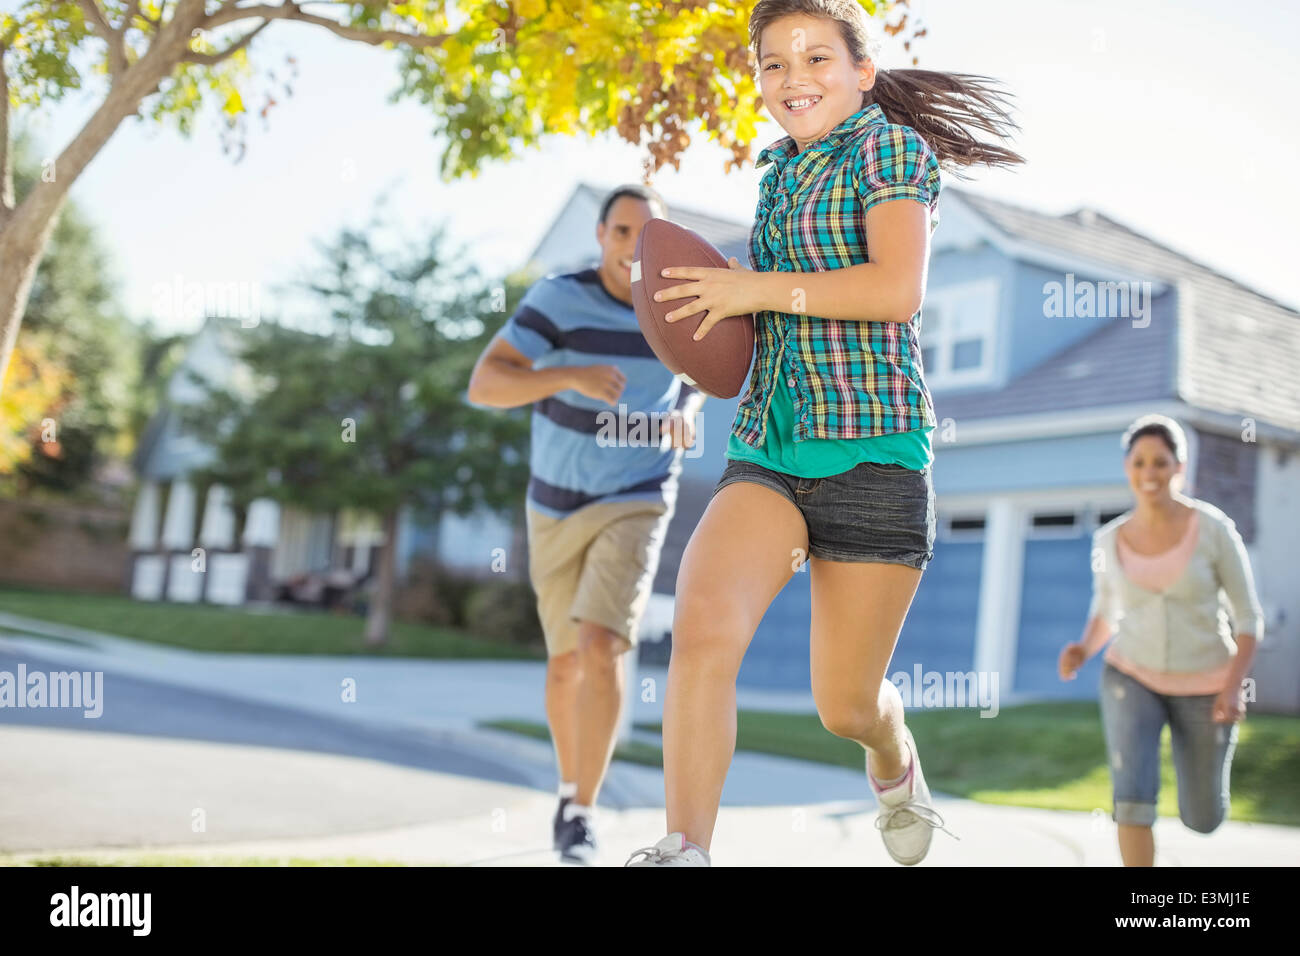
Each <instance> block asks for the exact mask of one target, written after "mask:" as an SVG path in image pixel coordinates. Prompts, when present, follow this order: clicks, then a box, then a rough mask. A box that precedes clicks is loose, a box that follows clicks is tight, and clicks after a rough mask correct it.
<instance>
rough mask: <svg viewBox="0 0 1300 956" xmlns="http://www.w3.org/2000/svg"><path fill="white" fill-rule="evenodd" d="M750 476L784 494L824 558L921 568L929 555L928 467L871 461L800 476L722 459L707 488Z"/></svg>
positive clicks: (931, 535) (931, 523) (814, 554)
mask: <svg viewBox="0 0 1300 956" xmlns="http://www.w3.org/2000/svg"><path fill="white" fill-rule="evenodd" d="M737 481H752V482H755V483H756V484H760V485H763V486H765V487H767V488H771V489H772V490H773V491H775V492H776V493H777V494H780V495H784V496H785V497H786V498H787V499H788V500H789V501H791V502H792V503H793V504H794V506H795V507H796V508H798V509H799V511H800V513H801V514H802V515H803V518H804V523H805V524H807V526H808V553H809V554H810V555H811V556H812V557H815V558H820V559H822V560H826V561H860V562H874V563H881V564H905V565H907V566H908V567H909V568H916V569H917V570H920V571H923V570H925V566H926V565H927V564H929V563H930V559H931V558H933V557H934V535H935V519H934V483H933V481H932V476H931V470H930V468H929V467H926V468H924V469H923V470H921V471H913V470H911V469H909V468H904V467H903V466H902V465H880V464H877V463H875V462H871V461H864V462H860V463H859V464H858V465H857V466H856V467H854V468H851V469H849V470H848V471H846V472H842V473H841V474H838V475H832V476H831V477H829V478H800V477H798V476H797V475H787V474H785V473H784V472H780V471H773V470H772V469H770V468H764V467H763V466H762V465H756V464H754V463H753V462H749V461H736V460H734V459H728V460H727V467H726V468H725V469H724V470H723V472H722V477H721V478H719V479H718V484H717V486H716V487H715V488H714V489H713V494H715V495H716V494H717V493H718V492H719V491H720V490H721V489H723V488H725V487H726V486H727V485H730V484H732V483H734V482H737Z"/></svg>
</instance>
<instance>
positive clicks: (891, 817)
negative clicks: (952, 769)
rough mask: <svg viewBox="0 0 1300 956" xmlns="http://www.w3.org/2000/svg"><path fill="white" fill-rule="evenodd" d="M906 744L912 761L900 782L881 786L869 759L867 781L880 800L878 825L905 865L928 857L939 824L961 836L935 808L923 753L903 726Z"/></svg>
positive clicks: (892, 852)
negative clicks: (874, 775)
mask: <svg viewBox="0 0 1300 956" xmlns="http://www.w3.org/2000/svg"><path fill="white" fill-rule="evenodd" d="M903 732H904V734H905V735H906V739H907V746H908V747H909V748H910V750H911V763H910V764H909V766H908V770H907V775H906V776H905V777H904V778H903V780H901V781H900V782H899V783H897V784H895V785H894V786H892V787H889V788H887V789H884V790H882V789H881V788H880V787H878V786H877V785H876V781H875V780H874V779H873V778H872V776H871V761H870V760H868V761H867V782H868V783H869V784H870V785H871V790H872V792H873V793H875V795H876V799H877V800H878V801H879V802H880V814H879V815H878V816H877V817H876V829H877V830H879V831H880V835H881V837H882V838H883V839H884V841H885V849H886V850H888V851H889V855H890V856H891V857H893V858H894V860H895V861H897V862H898V863H902V864H903V865H904V866H912V865H914V864H916V863H920V862H921V861H922V860H923V859H925V855H926V854H927V853H928V852H930V840H931V838H932V837H933V836H934V831H935V829H936V828H938V829H940V830H943V832H944V833H947V834H948V835H949V836H950V837H953V839H960V838H959V837H957V836H956V835H955V834H953V833H952V832H950V831H949V830H947V829H945V828H944V825H943V817H941V816H939V813H938V811H936V810H935V809H934V803H933V802H932V801H931V799H930V788H929V787H927V786H926V785H925V774H923V773H922V772H921V757H920V755H919V754H918V753H917V750H916V741H915V740H914V739H913V738H912V731H911V730H909V729H908V728H907V727H906V726H904V727H903Z"/></svg>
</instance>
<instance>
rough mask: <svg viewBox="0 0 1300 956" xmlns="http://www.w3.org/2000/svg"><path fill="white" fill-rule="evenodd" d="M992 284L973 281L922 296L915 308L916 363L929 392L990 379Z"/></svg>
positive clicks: (994, 296)
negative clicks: (918, 322)
mask: <svg viewBox="0 0 1300 956" xmlns="http://www.w3.org/2000/svg"><path fill="white" fill-rule="evenodd" d="M997 317H998V280H997V279H979V280H977V281H974V282H963V283H959V284H957V285H949V286H943V287H941V288H938V289H931V290H929V291H927V292H926V296H925V302H924V303H923V304H922V305H921V364H922V365H923V366H924V368H925V379H926V382H927V384H929V385H930V386H931V387H934V388H946V387H955V386H961V385H978V384H981V383H984V382H988V381H991V380H992V378H993V335H994V332H995V330H996V328H997Z"/></svg>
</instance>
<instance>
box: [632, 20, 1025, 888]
mask: <svg viewBox="0 0 1300 956" xmlns="http://www.w3.org/2000/svg"><path fill="white" fill-rule="evenodd" d="M749 29H750V43H751V44H752V45H753V49H754V53H755V56H756V57H757V59H758V70H759V80H760V85H761V89H762V94H763V102H764V105H765V106H766V107H767V110H768V112H769V114H771V115H772V116H774V117H776V118H777V120H778V122H780V124H781V126H782V127H783V128H784V129H785V130H786V132H787V133H788V134H789V135H788V136H786V137H784V138H782V139H781V140H779V141H778V142H776V143H774V144H773V145H772V146H769V147H768V148H767V149H765V150H763V151H762V152H761V153H760V154H759V156H758V158H757V161H756V165H757V166H759V167H761V166H764V165H766V164H769V163H770V164H772V169H771V170H769V171H768V173H767V175H766V176H765V177H764V178H763V181H762V184H761V186H760V195H759V202H758V212H757V215H756V217H755V222H754V225H753V228H752V230H751V233H750V248H749V258H750V266H751V268H752V269H753V270H754V271H750V270H746V269H743V268H742V267H741V266H740V264H739V263H738V262H737V261H736V260H735V259H732V260H731V261H730V263H728V265H729V266H730V268H729V269H702V268H684V267H682V268H673V269H668V270H665V271H666V273H667V274H668V275H670V276H672V277H678V278H681V279H683V280H687V281H685V282H684V284H682V285H680V286H675V287H673V288H671V289H668V290H665V291H664V292H662V293H660V298H662V299H678V298H683V297H686V296H697V297H698V298H697V299H696V300H695V301H694V302H691V303H689V304H683V307H682V308H679V309H677V310H675V312H674V313H673V314H672V315H671V316H670V320H672V319H673V318H681V317H682V316H686V315H694V314H695V313H697V312H700V311H704V312H705V313H706V314H705V317H704V319H703V320H702V322H701V324H700V328H699V331H698V332H697V334H696V338H702V337H703V336H704V335H706V334H707V333H708V330H709V329H710V328H712V326H713V325H714V324H716V323H717V322H719V321H721V320H722V319H724V318H725V317H726V316H729V315H741V314H744V313H747V312H753V313H754V314H755V316H756V318H757V320H758V321H757V323H756V333H757V357H756V361H755V365H754V370H753V373H752V377H751V379H750V388H749V392H748V393H747V394H746V395H745V396H744V397H743V398H742V399H741V402H740V405H739V407H738V409H737V414H736V419H735V421H734V423H733V425H732V434H731V436H730V439H729V442H730V443H729V446H728V449H727V458H728V459H729V460H728V463H727V466H726V469H725V470H724V471H723V474H722V477H721V479H720V480H719V481H718V485H717V488H716V489H715V490H714V495H713V498H712V500H711V502H710V504H709V507H708V509H707V510H706V511H705V513H704V516H703V517H702V518H701V519H700V523H699V525H698V526H697V527H696V529H695V532H694V534H693V535H692V537H691V540H690V543H689V545H688V546H687V548H686V552H685V554H684V555H683V558H682V563H681V567H680V569H679V571H678V577H677V602H676V612H675V615H674V619H673V651H672V659H671V661H670V663H669V670H668V691H667V696H666V698H665V709H664V783H665V787H666V800H667V810H668V830H669V836H667V837H665V838H664V839H663V840H661V841H659V843H657V844H656V845H655V846H653V847H647V848H645V849H642V850H638V851H636V853H634V854H633V855H632V859H631V860H629V861H628V865H632V866H708V865H710V861H709V852H708V851H709V845H710V841H711V838H712V835H713V828H714V824H715V822H716V820H717V815H718V805H719V802H720V800H721V796H722V785H723V781H724V779H725V778H726V775H727V767H728V765H729V763H730V761H731V756H732V754H733V752H734V751H735V743H736V686H735V684H736V675H737V673H738V671H739V669H740V664H741V659H742V658H743V656H744V653H745V649H746V648H747V647H748V646H749V642H750V639H751V638H752V637H753V635H754V631H755V630H756V628H757V627H758V623H759V621H760V619H761V618H762V617H763V614H764V612H765V611H766V610H767V607H768V605H769V604H770V603H771V601H772V599H773V598H774V597H775V596H776V594H777V593H778V592H779V591H780V590H781V589H782V587H784V586H785V584H786V582H787V581H788V580H789V579H790V576H791V575H792V574H793V573H795V572H796V571H798V570H799V569H800V566H801V565H802V564H803V562H804V560H805V556H809V557H808V558H807V560H808V562H809V566H810V572H811V587H812V621H811V666H812V691H813V697H814V700H815V701H816V705H817V712H818V714H819V715H820V717H821V719H822V723H823V724H824V725H825V726H826V728H827V729H828V730H830V731H831V733H834V734H836V735H837V736H840V737H845V738H848V739H851V740H856V741H857V742H858V743H860V744H861V745H862V746H863V748H864V749H865V751H866V771H867V778H868V780H869V782H870V785H871V788H872V790H873V791H874V792H875V793H876V794H877V798H878V801H879V803H880V806H881V813H880V816H879V817H878V818H877V821H876V825H877V827H878V828H880V830H881V834H882V836H883V838H884V842H885V847H886V849H887V850H888V852H889V854H890V855H891V856H892V857H893V858H894V859H895V860H896V861H898V862H899V863H904V864H913V863H917V862H919V861H920V860H921V859H922V858H924V856H925V854H926V852H927V850H928V849H929V846H930V839H931V836H932V828H933V827H936V826H942V820H941V818H940V817H939V815H938V814H937V813H936V812H935V811H934V809H933V807H932V805H931V801H930V794H929V790H928V789H927V787H926V784H925V778H924V776H923V775H922V773H921V765H920V761H919V755H918V754H917V750H916V743H915V741H914V740H913V739H912V735H911V732H910V731H909V730H908V729H907V727H906V726H905V725H904V722H903V716H904V715H903V703H902V698H901V697H900V695H899V693H898V690H897V688H895V687H894V685H893V684H891V683H890V682H888V681H887V680H885V669H886V667H887V666H888V664H889V659H890V657H891V656H892V654H893V651H894V644H895V642H896V640H897V639H898V634H899V631H900V629H901V628H902V624H903V618H904V616H905V615H906V613H907V609H908V607H909V606H910V605H911V602H912V596H913V594H914V593H915V591H916V587H917V584H918V583H919V581H920V578H921V572H922V570H923V569H924V568H925V566H926V564H927V563H928V562H929V560H930V558H931V557H932V550H931V548H932V546H933V543H934V533H935V532H934V490H933V485H932V482H931V474H930V465H931V462H932V461H933V456H932V454H931V448H930V432H931V430H932V429H933V427H934V425H935V418H934V410H933V406H932V404H931V401H930V394H929V391H928V390H927V388H926V385H925V381H924V378H923V369H922V367H921V353H920V348H919V344H918V338H919V334H920V323H921V314H920V307H921V299H922V296H923V295H924V292H925V274H926V263H927V259H928V257H929V237H930V232H931V230H932V229H933V228H934V226H935V225H936V224H937V222H938V215H937V208H936V203H937V197H938V193H939V164H940V163H941V162H942V163H946V164H948V165H950V166H961V165H969V164H972V163H986V164H989V165H1011V164H1013V163H1018V162H1021V161H1022V160H1021V158H1020V157H1019V156H1018V155H1016V154H1015V153H1013V152H1010V151H1008V150H1006V149H1003V148H1001V147H998V146H996V145H988V144H985V143H982V142H980V141H978V140H976V139H975V137H974V136H973V135H972V134H971V132H970V130H971V129H976V130H983V131H986V132H990V133H993V134H994V135H995V136H998V137H1002V136H1005V135H1006V133H1007V132H1008V131H1009V130H1010V129H1011V128H1013V127H1014V124H1013V123H1011V121H1010V120H1009V118H1008V117H1007V114H1006V113H1005V112H1004V110H1003V109H1002V108H1001V107H1000V106H999V105H998V100H1000V99H1001V96H1000V94H998V93H997V92H994V91H992V89H991V87H989V86H988V85H986V83H985V81H982V80H981V79H980V78H977V77H964V76H956V75H952V74H944V73H932V72H928V71H921V70H901V71H890V72H888V73H886V72H885V71H883V70H877V69H876V67H875V65H874V62H873V57H874V51H873V50H872V49H871V46H870V40H869V37H868V19H867V16H866V14H865V12H864V11H863V9H862V7H861V6H860V5H859V4H858V3H857V2H855V0H760V2H759V3H758V4H757V5H756V6H755V8H754V12H753V14H752V16H751V18H750V22H749ZM868 236H869V237H870V255H868ZM638 857H642V859H638Z"/></svg>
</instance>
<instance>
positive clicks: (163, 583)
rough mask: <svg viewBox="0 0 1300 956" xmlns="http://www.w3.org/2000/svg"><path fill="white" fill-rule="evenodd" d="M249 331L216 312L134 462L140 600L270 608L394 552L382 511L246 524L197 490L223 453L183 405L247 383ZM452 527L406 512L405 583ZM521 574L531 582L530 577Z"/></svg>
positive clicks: (402, 539)
mask: <svg viewBox="0 0 1300 956" xmlns="http://www.w3.org/2000/svg"><path fill="white" fill-rule="evenodd" d="M240 331H241V330H240V323H239V322H238V321H237V320H234V319H227V318H219V317H214V316H209V317H208V318H207V319H206V320H205V321H204V324H203V326H202V327H201V328H200V329H199V331H198V332H197V333H196V334H195V335H194V337H193V338H192V339H191V340H190V342H189V344H188V346H187V348H186V352H185V355H184V357H183V359H182V360H181V363H180V365H179V367H178V368H177V370H176V371H175V372H174V373H173V375H172V377H171V378H170V379H169V381H168V384H167V389H166V394H165V398H164V401H163V402H162V407H161V409H160V410H159V412H158V414H157V415H155V416H154V418H153V420H152V421H151V422H150V423H149V425H148V427H147V428H146V430H145V432H144V435H143V436H142V437H141V441H140V444H139V447H138V449H137V452H136V456H135V461H134V466H135V470H136V473H137V475H138V476H139V479H140V483H139V489H138V491H137V494H136V498H135V501H134V503H133V506H132V514H131V526H130V533H129V543H130V550H131V558H130V570H129V583H128V590H129V592H130V594H131V595H132V596H133V597H135V598H137V599H139V600H148V601H157V600H167V601H177V602H186V603H195V602H200V601H201V602H206V603H211V604H224V605H242V604H245V603H247V602H250V601H268V600H272V599H274V598H275V597H276V595H277V592H278V591H279V587H280V585H282V584H285V583H286V582H289V581H291V580H293V579H295V578H297V577H298V576H300V575H304V574H323V573H325V572H330V571H334V572H340V571H342V572H347V573H348V575H349V576H351V577H352V578H356V579H360V578H364V577H365V576H366V575H367V574H368V573H369V572H370V571H371V570H372V568H373V567H374V566H375V564H374V562H375V557H376V554H377V551H378V549H379V548H380V547H381V546H382V545H383V544H384V533H383V531H382V529H381V527H380V525H379V521H378V519H377V517H376V516H374V515H369V514H363V513H359V512H354V511H347V510H342V511H339V512H337V513H322V512H311V511H308V510H306V509H303V508H299V507H293V506H289V505H281V504H279V503H278V502H276V501H273V500H271V499H269V498H263V499H258V500H255V501H253V502H252V503H251V504H250V505H249V507H248V509H247V514H246V515H245V517H244V520H243V522H242V524H239V523H237V521H236V515H235V512H234V509H233V508H232V506H231V500H230V494H229V491H228V489H226V488H224V487H222V486H221V485H213V486H212V487H210V488H206V489H200V488H198V487H197V486H196V482H195V480H194V478H193V474H194V472H195V471H196V470H197V469H200V468H202V467H204V466H206V465H207V464H209V463H210V462H211V460H212V450H211V449H210V448H209V447H208V446H206V445H205V444H204V443H203V442H201V441H199V440H198V439H196V438H195V437H194V436H193V435H191V434H187V433H186V431H185V429H184V428H183V427H182V425H181V409H182V408H183V407H184V406H186V405H190V404H193V403H196V402H198V401H200V400H201V399H202V396H203V388H204V387H203V385H201V384H199V382H206V383H209V384H211V385H216V386H219V387H222V388H227V387H231V386H232V385H237V384H238V381H239V377H240V376H241V375H242V374H244V368H243V366H242V365H240V364H239V363H238V362H237V361H236V360H235V358H234V356H236V355H237V354H238V351H239V349H238V345H239V343H238V336H239V335H240ZM196 379H197V380H198V381H196ZM200 494H202V500H201V501H200V500H199V497H200ZM499 523H500V522H499V519H496V518H495V517H488V518H484V519H481V520H480V519H474V520H471V521H467V522H462V523H461V524H463V525H464V526H465V527H464V528H461V529H458V530H456V533H471V534H479V533H484V532H483V530H482V529H483V527H484V526H490V527H496V526H497V525H499ZM453 530H454V529H452V528H450V527H442V528H440V527H438V526H437V525H430V524H429V523H427V522H422V521H419V520H417V519H416V518H415V517H414V515H413V513H412V512H411V511H410V510H409V509H406V510H404V511H403V512H402V513H401V515H400V516H399V521H398V531H397V539H398V552H397V576H398V579H399V580H401V579H403V578H405V577H406V576H407V574H408V570H409V567H410V563H411V560H412V558H413V556H414V555H415V554H417V553H419V552H431V551H433V550H436V549H437V548H438V546H439V542H440V541H441V540H444V539H445V540H450V539H448V538H447V535H448V534H450V533H452V532H453ZM462 540H464V539H462ZM519 547H522V545H519ZM445 550H447V551H453V550H455V549H451V548H447V549H445ZM467 551H468V549H465V548H463V547H462V548H460V549H459V560H460V561H465V560H467ZM468 557H469V560H470V561H471V562H472V563H471V565H470V567H471V568H472V569H474V570H480V569H481V567H482V566H483V562H482V561H475V560H474V559H473V555H469V556H468ZM450 560H452V561H453V563H454V562H455V560H457V559H455V558H452V559H450ZM511 570H513V574H514V576H515V577H520V576H522V574H523V573H524V571H525V570H526V569H524V568H518V569H509V568H508V569H507V571H511Z"/></svg>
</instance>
